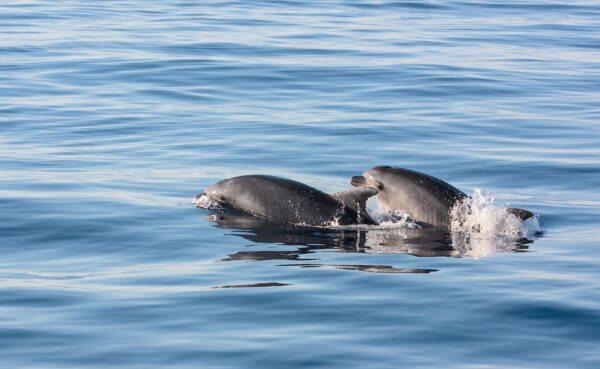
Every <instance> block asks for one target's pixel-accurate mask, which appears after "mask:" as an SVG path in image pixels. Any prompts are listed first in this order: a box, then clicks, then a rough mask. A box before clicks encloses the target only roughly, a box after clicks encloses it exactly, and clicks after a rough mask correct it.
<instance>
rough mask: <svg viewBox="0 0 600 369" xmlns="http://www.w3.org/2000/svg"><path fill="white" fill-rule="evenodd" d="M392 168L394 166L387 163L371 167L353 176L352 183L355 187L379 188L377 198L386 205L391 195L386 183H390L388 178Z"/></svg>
mask: <svg viewBox="0 0 600 369" xmlns="http://www.w3.org/2000/svg"><path fill="white" fill-rule="evenodd" d="M390 169H392V167H390V166H387V165H381V166H377V167H374V168H371V169H369V170H367V171H366V172H364V173H363V174H362V176H354V177H352V179H351V180H350V184H351V185H352V186H355V187H370V188H374V189H375V190H377V200H378V201H379V202H380V203H382V204H383V205H384V206H385V205H386V204H387V203H388V202H389V196H390V194H389V192H388V191H387V188H386V183H390V181H389V180H388V177H389V176H390V173H389V171H390Z"/></svg>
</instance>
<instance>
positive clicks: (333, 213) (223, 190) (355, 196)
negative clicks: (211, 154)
mask: <svg viewBox="0 0 600 369" xmlns="http://www.w3.org/2000/svg"><path fill="white" fill-rule="evenodd" d="M376 194H377V190H376V189H374V188H371V187H360V188H353V189H350V190H346V191H342V192H337V193H334V194H331V195H329V194H326V193H324V192H322V191H319V190H317V189H316V188H313V187H310V186H308V185H305V184H304V183H300V182H296V181H293V180H291V179H286V178H280V177H275V176H265V175H245V176H240V177H234V178H229V179H224V180H222V181H220V182H217V183H215V184H214V185H212V186H210V187H208V188H207V189H206V191H205V192H204V193H202V194H199V195H196V197H195V199H194V202H195V203H198V201H199V199H200V198H201V197H202V196H206V197H208V199H209V200H210V201H211V202H215V203H217V204H219V206H221V207H222V208H224V209H226V210H234V211H237V212H241V213H245V214H250V215H253V216H255V217H258V218H262V219H266V220H270V221H275V222H281V223H287V224H295V225H307V226H330V225H349V224H377V223H376V222H375V221H374V220H373V219H372V218H371V217H370V216H369V214H368V213H367V211H366V205H365V203H366V201H367V199H368V198H369V197H371V196H374V195H376Z"/></svg>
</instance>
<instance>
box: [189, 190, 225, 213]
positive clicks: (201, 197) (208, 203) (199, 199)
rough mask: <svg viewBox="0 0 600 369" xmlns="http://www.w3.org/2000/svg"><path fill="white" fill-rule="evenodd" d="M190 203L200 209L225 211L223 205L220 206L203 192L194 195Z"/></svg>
mask: <svg viewBox="0 0 600 369" xmlns="http://www.w3.org/2000/svg"><path fill="white" fill-rule="evenodd" d="M192 204H194V205H196V207H199V208H202V209H207V210H213V211H217V212H220V213H221V212H224V211H225V209H224V208H223V206H221V205H220V204H219V203H218V202H216V201H214V200H212V199H211V198H210V197H208V196H207V195H206V194H204V193H201V194H198V195H196V196H194V198H193V199H192Z"/></svg>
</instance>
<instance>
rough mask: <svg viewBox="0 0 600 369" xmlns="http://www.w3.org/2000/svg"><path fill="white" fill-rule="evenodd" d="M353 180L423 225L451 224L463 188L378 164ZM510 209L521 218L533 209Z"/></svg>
mask: <svg viewBox="0 0 600 369" xmlns="http://www.w3.org/2000/svg"><path fill="white" fill-rule="evenodd" d="M350 184H352V185H353V186H355V187H359V188H364V187H370V188H373V189H376V190H377V191H378V192H377V200H378V201H379V203H380V204H381V205H383V206H384V207H385V208H386V210H388V211H395V210H403V211H405V212H407V213H408V215H409V217H410V218H411V219H412V220H414V221H416V222H418V223H420V224H423V225H426V226H427V225H429V226H434V227H439V228H445V229H449V228H450V221H451V218H450V211H451V210H452V208H453V207H454V206H455V205H456V204H457V203H459V202H460V201H462V200H465V199H468V198H469V196H467V195H466V194H465V193H464V192H462V191H461V190H459V189H458V188H456V187H454V186H452V185H451V184H449V183H447V182H444V181H442V180H441V179H438V178H435V177H432V176H430V175H427V174H424V173H420V172H417V171H414V170H410V169H404V168H393V167H391V166H377V167H374V168H371V169H369V170H367V171H366V172H364V173H363V175H362V176H354V177H352V179H351V180H350ZM506 211H507V212H509V213H511V214H513V215H515V216H516V217H517V218H519V219H520V220H526V219H529V218H531V217H533V213H531V212H529V211H527V210H523V209H517V208H507V209H506Z"/></svg>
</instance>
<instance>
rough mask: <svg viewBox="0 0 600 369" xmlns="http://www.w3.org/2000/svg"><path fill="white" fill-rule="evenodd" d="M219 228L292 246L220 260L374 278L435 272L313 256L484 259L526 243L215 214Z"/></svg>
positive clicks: (430, 230) (429, 231)
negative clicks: (349, 272)
mask: <svg viewBox="0 0 600 369" xmlns="http://www.w3.org/2000/svg"><path fill="white" fill-rule="evenodd" d="M206 219H207V220H208V221H211V222H214V226H215V227H217V228H223V229H231V230H233V232H232V234H233V235H235V236H239V237H242V238H244V239H247V240H249V241H252V242H253V243H256V244H279V245H286V246H293V249H291V250H290V249H289V248H288V249H285V250H272V249H271V250H251V251H239V252H236V253H233V254H230V255H228V256H226V257H224V258H222V259H221V261H233V260H254V261H262V260H282V261H288V262H292V261H293V262H302V263H292V264H290V263H285V264H282V265H284V266H297V267H304V268H307V267H327V268H336V269H345V270H359V271H367V272H376V273H429V272H434V271H436V269H414V268H394V267H390V266H385V265H363V264H360V265H347V264H343V265H336V264H320V263H317V262H316V261H318V257H317V256H316V255H313V254H315V253H317V252H318V251H322V250H335V251H337V252H344V253H377V254H398V253H400V254H410V255H414V256H420V257H440V256H442V257H481V256H489V255H492V254H495V253H498V252H524V251H527V249H528V247H529V246H528V243H531V242H533V241H530V240H527V239H520V240H514V239H485V240H482V239H477V238H473V237H471V236H469V235H468V234H453V233H450V232H448V231H446V230H443V229H440V228H434V227H429V228H416V227H413V228H411V227H403V226H398V227H381V226H360V227H358V228H344V227H340V228H321V227H319V228H317V227H298V226H292V225H285V224H281V223H276V222H269V221H265V220H262V219H258V218H256V217H252V216H249V215H244V214H233V213H217V214H211V215H208V216H206Z"/></svg>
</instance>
